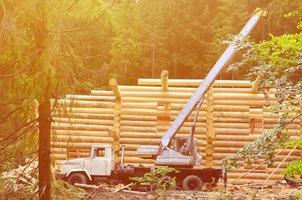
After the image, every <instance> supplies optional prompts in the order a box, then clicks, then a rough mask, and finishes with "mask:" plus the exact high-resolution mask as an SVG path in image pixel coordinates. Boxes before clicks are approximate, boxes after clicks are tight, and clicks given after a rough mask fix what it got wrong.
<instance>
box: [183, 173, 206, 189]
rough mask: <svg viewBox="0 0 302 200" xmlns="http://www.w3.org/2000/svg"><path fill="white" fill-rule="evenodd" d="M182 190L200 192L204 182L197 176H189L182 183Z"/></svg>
mask: <svg viewBox="0 0 302 200" xmlns="http://www.w3.org/2000/svg"><path fill="white" fill-rule="evenodd" d="M182 188H183V189H184V190H194V191H199V190H201V188H202V181H201V180H200V178H198V177H197V176H195V175H189V176H187V177H186V178H184V180H183V181H182Z"/></svg>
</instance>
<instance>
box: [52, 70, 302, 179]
mask: <svg viewBox="0 0 302 200" xmlns="http://www.w3.org/2000/svg"><path fill="white" fill-rule="evenodd" d="M167 73H168V72H166V71H164V72H163V73H162V76H161V78H159V79H139V80H138V85H137V86H128V85H117V83H116V82H114V81H113V82H111V83H110V88H111V89H112V91H105V90H92V91H91V94H90V95H66V96H65V98H63V99H58V100H53V102H52V103H53V105H56V106H55V109H54V111H53V113H52V119H53V123H52V155H53V158H54V159H55V160H57V161H58V160H64V159H69V158H75V157H82V156H87V155H88V154H89V147H90V145H91V144H99V143H113V144H115V146H117V145H125V156H126V157H125V162H126V163H129V164H134V165H139V164H143V165H152V164H153V163H154V160H151V159H141V158H138V157H137V155H136V149H137V147H138V146H139V145H158V144H159V142H160V138H161V137H162V135H163V134H164V133H165V131H166V130H167V129H168V128H169V126H170V124H171V123H172V122H173V121H174V119H175V117H176V116H177V115H178V113H179V112H180V111H181V109H182V108H183V106H184V104H185V103H186V102H187V101H188V99H189V98H190V97H191V95H192V93H193V92H194V91H195V90H196V88H197V86H198V85H199V84H200V82H201V81H202V80H180V79H168V78H167V76H168V75H167ZM257 87H258V86H257V83H254V84H253V83H251V82H250V81H242V80H240V81H239V80H237V81H231V80H217V81H215V83H214V84H213V86H212V88H211V89H210V90H209V92H208V93H207V96H206V98H205V99H204V101H203V104H202V106H201V110H200V112H199V117H198V121H197V126H196V132H195V137H196V138H197V140H198V150H199V151H200V153H201V154H202V156H203V162H202V166H201V167H204V166H214V167H219V166H220V164H221V160H222V159H223V158H225V157H226V156H228V155H231V154H233V153H236V152H237V151H239V150H240V149H241V148H242V147H243V146H244V145H245V144H248V143H250V142H252V141H253V140H254V139H255V138H257V137H258V136H259V135H260V134H261V132H262V131H263V130H267V129H270V128H273V126H274V124H275V123H276V122H277V116H275V115H273V114H271V112H270V109H269V107H266V106H267V105H273V104H274V103H275V102H276V99H275V97H274V94H273V93H274V91H273V90H271V91H270V93H268V94H266V95H264V94H259V93H257V92H256V89H255V88H257ZM300 109H301V108H300ZM195 113H196V111H194V112H193V113H192V114H191V116H189V117H188V118H187V120H186V122H185V123H184V125H183V127H182V128H181V129H180V131H179V132H178V134H177V135H178V136H187V135H188V134H189V132H190V128H191V125H192V123H193V120H194V115H195ZM301 127H302V122H301V120H299V119H297V120H295V121H294V122H293V123H292V124H290V125H289V126H288V128H289V133H290V135H291V137H293V138H295V137H296V138H298V137H301V133H302V131H301ZM112 133H113V134H115V135H116V137H114V136H113V135H112ZM117 140H118V141H117ZM116 153H117V154H118V151H116ZM289 153H290V155H289V156H288V158H287V159H286V160H285V162H282V161H284V158H285V157H286V156H287V155H288V154H289ZM300 157H301V152H300V150H294V151H292V152H290V150H285V151H282V152H281V153H280V154H278V155H276V156H275V157H274V161H275V162H274V164H273V165H272V166H271V167H268V166H266V165H261V166H260V167H258V168H257V170H254V171H253V172H251V173H249V174H247V175H246V176H244V177H242V178H241V179H239V180H238V181H236V183H238V184H240V183H246V182H247V181H254V182H257V181H263V180H265V179H266V178H267V177H269V174H270V173H271V172H273V171H274V169H275V168H276V167H277V166H280V168H279V169H277V170H276V173H275V174H274V175H272V176H271V177H269V179H270V180H273V181H275V180H279V179H282V176H281V174H280V172H281V170H282V169H283V168H285V167H286V165H287V163H288V162H289V161H292V160H295V159H299V158H300ZM264 159H265V158H263V159H259V160H257V162H255V163H252V164H251V165H248V164H244V167H242V168H240V169H237V170H235V171H234V172H232V173H230V174H229V177H230V179H233V180H234V179H236V178H237V177H239V176H240V175H242V174H243V173H244V172H247V171H249V170H250V169H251V168H253V167H254V166H256V165H258V164H259V163H261V162H263V161H264Z"/></svg>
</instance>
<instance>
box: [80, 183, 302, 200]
mask: <svg viewBox="0 0 302 200" xmlns="http://www.w3.org/2000/svg"><path fill="white" fill-rule="evenodd" d="M118 187H120V186H107V185H105V186H104V185H101V186H98V188H94V189H90V190H87V191H86V192H87V193H86V195H85V196H84V197H83V198H81V199H80V200H93V199H101V200H102V199H104V200H105V199H106V200H109V199H110V200H119V199H121V200H136V199H144V200H147V199H150V200H151V199H166V200H206V199H211V200H212V199H213V200H223V199H225V200H231V199H232V200H241V199H242V200H243V199H248V200H258V199H259V200H271V199H274V200H288V199H289V200H291V199H293V200H296V199H297V200H298V199H302V187H301V186H300V187H296V186H295V187H293V186H289V185H283V184H270V185H266V184H263V185H259V184H257V185H256V184H248V185H241V186H236V185H229V186H228V188H227V191H226V192H225V191H224V188H223V187H222V185H218V186H217V187H215V188H213V189H212V191H198V192H193V191H182V190H171V191H167V192H166V193H165V195H164V196H161V198H158V197H156V195H154V193H152V192H139V191H132V190H128V189H125V190H122V191H119V192H116V190H117V188H118Z"/></svg>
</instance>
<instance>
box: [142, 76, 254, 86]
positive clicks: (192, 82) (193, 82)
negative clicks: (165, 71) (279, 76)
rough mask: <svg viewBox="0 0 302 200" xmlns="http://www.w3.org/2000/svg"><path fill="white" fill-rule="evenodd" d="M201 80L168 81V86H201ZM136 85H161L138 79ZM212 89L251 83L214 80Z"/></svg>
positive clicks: (154, 80)
mask: <svg viewBox="0 0 302 200" xmlns="http://www.w3.org/2000/svg"><path fill="white" fill-rule="evenodd" d="M202 81H203V80H202V79H169V80H168V85H170V86H186V87H192V86H193V87H194V86H195V87H196V86H199V85H200V84H201V82H202ZM138 85H157V86H159V85H161V80H160V79H147V78H140V79H138ZM213 86H214V87H248V88H250V87H251V86H252V82H250V81H244V80H236V81H233V80H216V81H215V82H214V83H213Z"/></svg>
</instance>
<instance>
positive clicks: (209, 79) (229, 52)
mask: <svg viewBox="0 0 302 200" xmlns="http://www.w3.org/2000/svg"><path fill="white" fill-rule="evenodd" d="M262 14H263V10H261V9H258V10H256V12H255V14H254V15H253V16H252V17H251V18H250V20H249V21H248V22H247V23H246V25H245V26H244V27H243V29H242V30H241V32H240V33H239V35H238V37H239V38H238V39H244V38H245V37H246V36H248V35H249V33H250V32H251V31H252V29H253V28H254V27H255V26H256V24H257V22H258V21H259V19H260V17H261V16H262ZM235 51H236V45H235V44H230V45H229V46H228V48H227V49H226V50H225V51H224V53H223V54H222V55H221V57H220V58H219V60H218V61H217V62H216V64H215V65H214V66H213V68H212V69H211V71H210V72H209V73H208V75H207V76H206V78H205V79H204V81H203V82H202V83H201V84H200V86H199V87H198V88H197V90H196V91H195V92H194V94H193V95H192V96H191V98H190V100H189V101H188V102H187V104H186V105H185V106H184V107H183V109H182V111H181V112H180V113H179V115H178V116H177V117H176V119H175V120H174V122H173V124H172V125H171V126H170V127H169V129H168V130H167V132H166V133H165V134H164V135H163V137H162V138H161V143H160V149H161V150H163V149H165V148H166V147H167V146H168V145H169V144H170V142H171V140H172V138H173V137H174V136H175V135H176V133H177V132H178V130H179V129H180V128H181V126H182V125H183V123H184V122H185V120H186V119H187V117H188V116H189V115H190V114H191V112H192V111H193V110H194V108H195V107H196V105H197V104H198V102H200V101H201V100H202V98H203V97H204V95H205V93H206V92H207V90H208V89H209V88H210V86H211V85H212V84H213V82H214V80H215V79H216V77H217V75H218V74H219V72H220V71H221V70H222V69H223V67H224V66H225V65H226V64H227V62H228V61H230V59H231V58H232V56H233V55H234V53H235Z"/></svg>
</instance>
